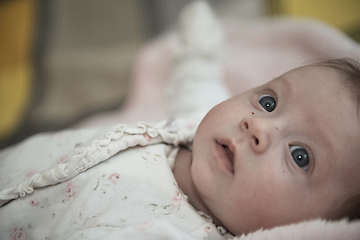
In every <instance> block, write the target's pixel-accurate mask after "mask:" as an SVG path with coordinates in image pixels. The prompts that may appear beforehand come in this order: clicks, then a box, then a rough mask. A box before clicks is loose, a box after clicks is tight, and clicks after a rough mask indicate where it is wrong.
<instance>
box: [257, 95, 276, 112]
mask: <svg viewBox="0 0 360 240" xmlns="http://www.w3.org/2000/svg"><path fill="white" fill-rule="evenodd" d="M259 103H260V105H261V106H262V107H263V108H264V109H265V110H266V111H268V112H272V111H274V109H275V107H276V101H275V99H274V98H273V97H272V96H270V95H268V94H264V95H261V96H260V97H259Z"/></svg>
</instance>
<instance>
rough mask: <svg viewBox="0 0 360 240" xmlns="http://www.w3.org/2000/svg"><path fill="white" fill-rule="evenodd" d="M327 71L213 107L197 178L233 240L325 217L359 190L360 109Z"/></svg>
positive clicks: (199, 141) (301, 71) (287, 79)
mask: <svg viewBox="0 0 360 240" xmlns="http://www.w3.org/2000/svg"><path fill="white" fill-rule="evenodd" d="M338 78H339V75H338V74H337V72H336V71H335V70H333V69H331V68H327V67H303V68H298V69H295V70H292V71H290V72H288V73H286V74H284V75H282V76H280V77H279V78H277V79H275V80H272V81H271V82H269V83H268V84H266V85H264V86H260V87H258V88H255V89H252V90H250V91H248V92H245V93H243V94H241V95H238V96H236V97H233V98H231V99H229V100H227V101H225V102H223V103H221V104H219V105H217V106H216V107H214V108H213V109H212V110H211V111H210V112H209V113H208V114H207V115H206V117H205V118H204V119H203V121H202V122H201V124H200V126H199V128H198V130H197V132H196V135H195V139H194V145H193V161H192V166H191V174H192V177H193V181H194V184H195V186H196V188H197V190H198V192H199V194H200V196H201V198H202V200H203V201H204V203H205V204H206V205H207V207H208V208H209V210H210V211H211V212H212V214H214V215H215V216H216V218H217V219H218V220H219V221H220V222H221V223H222V224H223V225H224V226H225V227H227V228H228V230H230V231H231V232H232V233H234V234H240V233H247V232H249V231H254V230H256V229H259V228H262V227H264V228H270V227H273V226H278V225H283V224H289V223H293V222H298V221H302V220H306V219H310V218H318V217H327V216H329V215H330V214H331V213H332V210H334V208H335V207H338V206H340V204H342V203H343V201H344V198H346V197H349V196H350V195H353V194H354V192H353V191H354V187H355V186H356V185H358V183H359V182H360V177H359V176H360V174H358V173H359V171H360V163H358V162H357V156H359V154H360V148H359V146H360V140H359V136H360V127H359V120H358V116H357V106H356V104H355V103H354V102H353V100H352V99H351V98H350V96H349V94H348V92H347V90H345V89H344V88H343V87H340V81H339V80H338Z"/></svg>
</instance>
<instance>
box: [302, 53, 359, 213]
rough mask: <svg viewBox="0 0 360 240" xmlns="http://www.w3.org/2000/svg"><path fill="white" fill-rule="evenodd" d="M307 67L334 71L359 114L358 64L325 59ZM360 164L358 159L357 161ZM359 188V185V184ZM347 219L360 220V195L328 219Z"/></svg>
mask: <svg viewBox="0 0 360 240" xmlns="http://www.w3.org/2000/svg"><path fill="white" fill-rule="evenodd" d="M308 66H323V67H330V68H332V69H335V70H336V71H337V72H338V73H339V75H340V81H341V83H342V84H344V86H345V87H346V89H347V90H348V91H349V92H350V94H352V96H353V97H354V100H355V102H356V104H357V109H358V113H359V107H360V63H359V62H358V61H356V60H355V59H352V58H338V59H326V60H321V61H318V62H315V63H311V64H310V65H308ZM359 164H360V159H359ZM359 186H360V183H359ZM358 189H360V187H358ZM341 218H348V219H349V220H353V219H360V193H359V192H358V193H357V194H354V195H353V196H351V197H349V198H347V199H346V200H345V201H344V203H343V204H342V206H340V208H339V209H337V210H335V214H333V215H332V216H330V219H333V220H336V219H341Z"/></svg>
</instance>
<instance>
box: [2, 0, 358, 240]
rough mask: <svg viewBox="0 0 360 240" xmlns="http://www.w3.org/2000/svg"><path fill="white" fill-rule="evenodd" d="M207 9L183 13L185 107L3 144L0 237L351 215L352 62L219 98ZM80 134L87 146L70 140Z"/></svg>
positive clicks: (306, 70) (212, 235) (193, 231)
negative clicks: (166, 115)
mask: <svg viewBox="0 0 360 240" xmlns="http://www.w3.org/2000/svg"><path fill="white" fill-rule="evenodd" d="M207 8H208V7H207V6H206V5H204V3H203V2H196V3H194V6H193V7H192V8H190V9H189V10H188V11H185V14H184V15H183V21H185V25H186V21H191V26H190V27H189V26H187V27H185V28H184V29H183V30H182V35H181V37H182V41H183V44H184V46H183V49H182V50H181V51H180V52H179V53H178V55H177V64H176V69H175V70H174V77H173V79H172V80H171V81H170V83H171V84H170V85H171V86H170V88H169V89H168V96H169V99H170V100H169V102H168V104H169V105H173V107H172V108H171V109H172V110H173V115H177V116H180V115H181V114H182V113H183V112H185V113H188V115H187V116H189V118H191V119H195V120H191V121H182V120H181V119H179V120H171V119H170V120H168V121H165V122H162V123H158V124H156V125H155V126H154V125H151V124H147V123H139V124H138V127H137V128H129V127H127V126H125V125H118V126H116V127H115V128H114V131H110V132H108V133H107V134H106V135H105V137H103V138H101V139H99V138H100V137H99V135H101V136H102V135H103V132H104V131H106V130H107V129H105V128H103V129H102V128H99V129H96V130H81V131H78V132H66V131H65V132H60V133H57V134H53V135H51V134H50V135H40V136H36V137H34V138H32V139H30V140H27V141H25V142H24V143H22V144H20V145H18V146H15V147H12V148H9V149H6V150H5V151H3V152H1V153H0V159H1V161H0V167H1V168H0V170H1V174H0V186H1V188H0V204H1V205H0V206H2V207H1V209H0V233H1V234H3V235H2V236H0V239H7V238H9V239H10V238H13V239H26V238H27V237H30V238H31V237H36V238H37V239H50V238H51V239H111V237H113V238H114V239H115V238H116V239H121V238H126V239H130V238H131V239H133V238H135V237H139V236H140V235H139V234H142V235H141V237H143V238H145V239H148V238H150V237H152V239H159V238H160V237H161V238H166V239H170V237H169V236H171V237H173V238H174V239H179V238H180V239H181V238H182V239H207V238H209V239H224V237H230V235H229V234H228V233H227V231H226V229H227V230H228V231H230V232H231V233H232V234H234V235H241V234H244V233H249V232H253V231H255V230H258V229H260V228H267V229H268V228H272V227H274V226H279V225H286V224H291V223H296V222H300V221H305V220H309V219H315V218H325V219H340V218H343V217H349V218H351V219H353V218H357V217H358V216H359V213H360V201H359V199H360V197H359V193H360V185H359V184H358V183H359V182H360V175H359V174H358V172H359V171H360V164H359V163H358V162H357V156H358V155H359V154H360V147H359V146H360V128H359V123H358V107H359V106H358V103H359V100H360V97H359V96H360V67H359V64H358V63H357V62H355V61H354V60H350V59H339V60H328V61H323V62H319V63H316V64H311V65H308V66H305V67H301V68H296V69H294V70H292V71H290V72H287V73H285V74H284V75H282V76H280V77H278V78H276V79H274V80H272V81H270V82H269V83H267V84H265V85H263V86H260V87H257V88H254V89H251V90H249V91H247V92H245V93H242V94H240V95H238V96H235V97H233V98H230V99H228V100H226V101H223V102H221V101H222V100H225V98H227V97H228V96H229V95H228V92H227V90H226V89H224V88H223V87H224V86H223V85H224V84H223V82H222V77H223V76H222V74H221V69H222V66H221V58H220V56H221V54H220V53H221V50H220V49H221V47H220V43H221V37H220V35H219V32H218V30H219V26H218V25H217V23H216V21H213V20H212V16H211V14H210V13H209V10H208V9H207ZM201 15H204V16H203V17H200V18H197V21H195V22H194V21H193V20H194V19H193V18H192V17H194V16H201ZM191 16H192V17H191ZM184 19H185V20H184ZM189 19H190V20H189ZM195 19H196V18H195ZM204 19H205V20H204ZM199 27H200V28H199ZM199 30H201V31H200V32H201V34H199ZM210 33H211V34H213V35H210V36H209V34H210ZM204 39H205V40H204ZM181 84H185V85H184V86H183V85H181ZM189 84H190V85H191V86H192V87H191V88H192V89H195V90H196V91H195V94H194V92H191V91H189V89H187V88H186V87H187V86H188V85H189ZM182 88H184V89H185V90H186V91H185V93H184V94H181V96H180V95H179V96H177V94H179V93H181V89H182ZM184 89H183V90H184ZM199 96H201V97H199ZM182 98H185V99H186V101H187V102H186V104H185V105H182V101H178V100H179V99H180V100H181V99H182ZM218 102H221V103H220V104H218V105H216V106H215V107H213V108H212V109H211V110H210V111H208V109H209V108H211V107H212V106H214V105H215V104H214V103H218ZM205 112H208V113H207V114H206V116H205V117H203V115H204V113H205ZM189 113H191V114H189ZM190 115H191V116H190ZM182 117H186V116H185V115H183V116H182ZM200 118H203V119H202V120H201V123H200V124H199V126H198V127H197V125H193V124H194V123H195V122H197V121H198V120H199V119H200ZM176 124H177V125H176ZM179 126H180V127H179ZM195 129H196V133H194V132H195ZM89 139H91V140H93V139H97V140H95V141H92V142H91V143H89V142H86V141H89ZM98 139H99V140H98ZM78 141H82V142H84V141H85V144H84V145H85V146H86V147H82V146H81V145H80V144H76V147H75V153H72V152H70V151H68V150H67V149H68V147H69V146H73V145H74V144H75V143H77V142H78ZM180 145H181V146H183V147H181V148H179V146H180ZM110 158H111V159H110ZM54 159H55V161H57V162H56V164H55V166H54ZM108 159H109V161H106V160H108ZM101 162H104V163H103V164H99V163H101ZM95 165H97V166H95ZM32 169H34V170H32ZM30 170H31V171H30ZM80 173H81V174H80ZM25 176H26V180H25V181H23V178H24V177H25ZM19 179H20V180H22V182H21V183H20V184H19ZM16 184H18V185H16ZM51 185H54V186H51ZM34 188H39V189H37V190H36V191H34ZM19 196H21V197H22V198H20V199H17V200H15V201H13V202H10V203H8V202H9V201H10V200H12V199H16V198H18V197H19ZM186 196H187V197H188V199H187V197H186ZM188 202H189V203H190V204H191V205H190V204H189V203H188ZM6 204H7V205H6ZM212 222H213V223H214V224H215V225H217V227H215V226H214V224H212ZM44 226H46V227H44ZM223 227H224V228H226V229H224V228H223Z"/></svg>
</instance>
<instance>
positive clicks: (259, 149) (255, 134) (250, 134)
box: [240, 117, 271, 153]
mask: <svg viewBox="0 0 360 240" xmlns="http://www.w3.org/2000/svg"><path fill="white" fill-rule="evenodd" d="M240 129H241V130H242V131H243V132H244V133H245V134H246V138H247V139H248V140H249V141H250V146H251V148H252V149H253V150H254V152H256V153H263V152H265V151H266V150H267V149H268V147H269V145H270V140H271V129H270V126H269V123H268V120H267V119H265V118H260V117H244V118H243V119H242V120H241V122H240Z"/></svg>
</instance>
